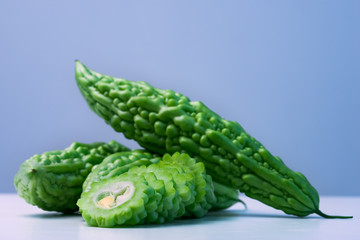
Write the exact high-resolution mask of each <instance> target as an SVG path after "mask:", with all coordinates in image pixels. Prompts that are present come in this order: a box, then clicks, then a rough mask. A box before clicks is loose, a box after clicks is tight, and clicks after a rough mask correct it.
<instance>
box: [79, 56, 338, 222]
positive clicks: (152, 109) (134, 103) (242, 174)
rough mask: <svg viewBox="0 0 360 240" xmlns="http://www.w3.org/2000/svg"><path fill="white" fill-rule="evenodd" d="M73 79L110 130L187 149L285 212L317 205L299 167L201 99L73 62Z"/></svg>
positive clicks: (227, 181) (152, 146) (215, 173)
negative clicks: (269, 149)
mask: <svg viewBox="0 0 360 240" xmlns="http://www.w3.org/2000/svg"><path fill="white" fill-rule="evenodd" d="M76 81H77V84H78V86H79V89H80V91H81V93H82V94H83V96H84V98H85V99H86V101H87V103H88V105H89V106H90V108H91V109H92V110H93V111H94V112H95V113H96V114H98V115H99V116H100V117H102V118H103V119H105V121H106V123H108V124H110V125H111V126H112V127H113V128H114V129H115V131H118V132H123V133H124V135H125V137H127V138H130V139H135V140H136V141H137V142H138V143H139V144H140V145H141V146H142V147H144V148H146V149H147V150H149V151H152V152H155V153H158V154H164V153H167V152H168V153H174V152H177V151H179V152H187V153H189V154H190V155H191V156H192V157H195V158H196V159H197V161H201V162H203V163H204V164H205V166H206V170H207V173H208V174H210V175H211V176H212V178H213V179H214V180H215V181H218V182H220V183H222V184H224V185H227V186H229V187H236V188H238V189H239V190H240V191H241V192H244V193H245V194H246V195H247V196H249V197H251V198H254V199H257V200H259V201H261V202H263V203H265V204H267V205H269V206H272V207H274V208H276V209H280V210H282V211H284V212H285V213H287V214H293V215H297V216H306V215H309V214H311V213H317V214H319V215H321V216H323V217H339V216H328V215H326V214H324V213H322V212H321V211H320V210H319V195H318V193H317V191H316V190H315V188H314V187H313V186H312V185H311V184H310V183H309V182H308V180H307V179H306V178H305V177H304V176H303V175H302V174H301V173H299V172H294V171H292V170H291V169H289V168H288V167H287V166H286V165H285V164H284V163H283V161H282V160H281V159H280V158H278V157H275V156H273V155H272V154H271V153H270V152H269V151H268V150H266V149H265V147H264V146H263V145H262V144H261V143H259V142H258V141H256V140H255V139H254V138H253V137H251V136H250V135H249V134H248V133H246V132H245V130H244V129H243V128H242V127H241V126H240V125H239V124H238V123H237V122H233V121H228V120H225V119H223V118H221V117H220V116H219V115H217V114H216V113H214V112H212V111H211V110H210V109H208V108H207V107H206V106H205V105H204V104H203V103H201V102H199V101H197V102H191V101H190V100H189V99H188V98H187V97H186V96H183V95H181V94H180V93H176V92H174V91H172V90H161V89H157V88H154V87H152V86H150V85H149V84H147V83H145V82H131V81H128V80H125V79H120V78H114V77H110V76H107V75H102V74H100V73H96V72H94V71H91V70H89V69H88V68H86V67H85V66H84V65H83V64H81V63H80V62H79V61H77V62H76Z"/></svg>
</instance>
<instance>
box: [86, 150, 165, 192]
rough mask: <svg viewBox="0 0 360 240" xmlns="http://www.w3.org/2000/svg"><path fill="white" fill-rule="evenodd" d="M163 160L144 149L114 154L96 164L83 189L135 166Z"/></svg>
mask: <svg viewBox="0 0 360 240" xmlns="http://www.w3.org/2000/svg"><path fill="white" fill-rule="evenodd" d="M160 160H161V157H159V156H158V155H156V154H151V153H149V152H146V151H144V150H133V151H125V152H119V153H115V154H112V155H110V156H108V157H106V158H105V159H104V161H102V162H101V163H100V164H98V165H96V166H94V167H93V168H92V170H91V172H90V174H89V175H88V176H87V178H86V180H85V182H84V184H83V191H84V192H88V191H89V190H90V188H91V184H92V183H94V182H101V181H102V180H104V179H107V178H111V177H113V176H118V175H121V174H123V173H125V172H127V171H128V170H129V169H130V168H132V167H134V166H142V165H144V166H148V165H150V164H152V163H157V162H159V161H160Z"/></svg>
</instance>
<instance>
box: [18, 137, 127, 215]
mask: <svg viewBox="0 0 360 240" xmlns="http://www.w3.org/2000/svg"><path fill="white" fill-rule="evenodd" d="M129 150H130V149H128V148H127V147H124V146H123V145H121V144H120V143H118V142H115V141H111V142H109V143H103V142H96V143H92V144H85V143H78V142H74V143H73V144H72V145H71V146H70V147H68V148H66V149H65V150H57V151H50V152H45V153H43V154H41V155H40V154H36V155H34V156H33V157H31V158H30V159H28V160H26V161H25V162H24V163H23V164H22V165H21V166H20V169H19V171H18V172H17V174H16V175H15V178H14V184H15V188H16V190H17V192H18V194H19V196H21V197H22V198H24V199H25V200H26V201H27V202H28V203H30V204H32V205H36V206H38V207H39V208H41V209H43V210H46V211H58V212H74V211H77V209H78V207H77V206H76V201H77V200H78V199H79V197H80V195H81V192H82V184H83V182H84V180H85V178H86V177H87V176H88V174H89V173H90V171H91V168H92V167H93V166H94V165H96V164H99V163H100V162H101V161H103V160H104V158H105V157H107V156H109V155H111V154H114V153H116V152H120V151H129Z"/></svg>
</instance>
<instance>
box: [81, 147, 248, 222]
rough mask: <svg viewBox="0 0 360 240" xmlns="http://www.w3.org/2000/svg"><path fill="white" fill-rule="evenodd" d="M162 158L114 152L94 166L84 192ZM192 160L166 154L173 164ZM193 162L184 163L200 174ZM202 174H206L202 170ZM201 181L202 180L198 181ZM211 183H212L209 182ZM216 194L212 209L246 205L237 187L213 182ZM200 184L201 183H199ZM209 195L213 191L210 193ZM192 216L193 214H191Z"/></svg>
mask: <svg viewBox="0 0 360 240" xmlns="http://www.w3.org/2000/svg"><path fill="white" fill-rule="evenodd" d="M177 158H184V159H183V160H181V161H180V160H177ZM160 160H161V157H160V156H159V155H157V154H151V153H149V152H147V151H144V150H133V151H130V152H119V153H115V154H112V155H110V156H108V157H106V158H105V159H104V161H102V162H101V163H100V164H98V165H96V166H94V167H93V168H92V170H91V172H90V174H89V175H88V176H87V178H86V180H85V182H84V184H83V192H88V191H89V190H90V189H91V184H92V183H94V182H101V181H103V180H104V179H108V178H112V177H113V176H118V175H121V174H123V173H125V172H128V171H129V169H130V168H132V167H134V166H142V165H144V166H148V165H150V164H152V163H158V162H159V161H160ZM185 160H186V161H191V160H189V159H188V157H186V156H181V155H180V154H174V155H173V156H172V157H170V156H164V162H166V163H168V164H171V163H172V162H174V161H175V162H180V163H181V162H182V161H185ZM192 166H193V164H185V165H182V167H183V168H185V169H186V170H187V172H193V171H194V170H197V171H198V172H199V174H200V171H199V170H201V166H198V168H194V170H193V169H189V167H192ZM201 174H204V173H203V172H201ZM204 178H205V179H206V180H207V181H208V182H209V181H210V179H209V176H204ZM198 182H200V181H198ZM209 184H210V183H209ZM212 184H213V186H214V194H215V197H216V200H215V202H214V201H212V203H211V208H210V210H212V211H215V210H222V209H226V208H229V207H231V206H232V205H234V204H235V203H238V202H240V203H242V204H243V205H244V206H246V205H245V203H244V202H243V201H242V200H240V199H239V198H238V194H239V193H238V190H237V189H235V188H230V187H227V186H224V185H222V184H220V183H217V182H213V183H212ZM198 185H199V186H200V184H198ZM208 194H209V195H210V194H211V193H208ZM198 198H199V196H198ZM190 216H191V214H190Z"/></svg>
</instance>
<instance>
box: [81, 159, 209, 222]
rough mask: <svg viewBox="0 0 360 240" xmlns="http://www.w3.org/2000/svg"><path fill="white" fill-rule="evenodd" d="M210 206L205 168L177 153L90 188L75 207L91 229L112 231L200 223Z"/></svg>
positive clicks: (131, 169) (93, 183) (93, 184)
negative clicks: (190, 220)
mask: <svg viewBox="0 0 360 240" xmlns="http://www.w3.org/2000/svg"><path fill="white" fill-rule="evenodd" d="M206 178H209V179H210V181H208V180H207V179H206ZM214 202H215V196H214V193H213V187H212V182H211V177H209V176H208V175H206V173H205V167H204V165H203V163H196V162H195V160H194V159H191V158H190V157H189V155H187V154H184V153H183V154H179V153H175V154H173V155H172V156H170V155H169V154H165V155H164V156H163V158H162V160H161V161H159V162H158V163H153V164H150V165H149V166H145V165H141V166H134V167H132V168H130V169H129V171H127V172H125V173H123V174H120V175H118V176H117V175H113V176H111V177H109V178H107V179H103V180H102V181H99V182H92V183H91V187H90V188H89V190H88V191H84V192H83V193H82V195H81V198H80V199H79V200H78V205H79V208H80V212H81V214H82V216H83V217H84V219H85V221H86V222H87V223H88V224H89V225H91V226H100V227H115V226H120V225H135V224H144V223H163V222H169V221H172V220H174V219H175V218H179V217H182V216H194V217H202V216H204V215H205V214H206V213H207V211H208V210H209V209H210V207H211V204H212V203H214Z"/></svg>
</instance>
